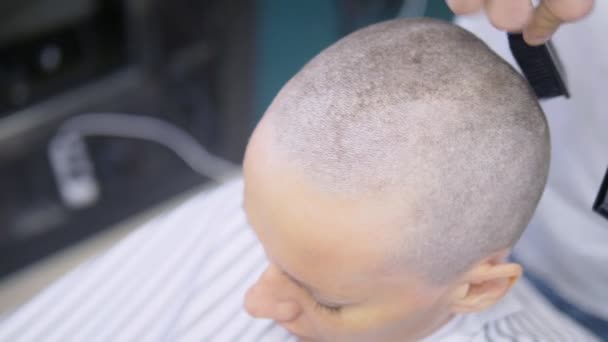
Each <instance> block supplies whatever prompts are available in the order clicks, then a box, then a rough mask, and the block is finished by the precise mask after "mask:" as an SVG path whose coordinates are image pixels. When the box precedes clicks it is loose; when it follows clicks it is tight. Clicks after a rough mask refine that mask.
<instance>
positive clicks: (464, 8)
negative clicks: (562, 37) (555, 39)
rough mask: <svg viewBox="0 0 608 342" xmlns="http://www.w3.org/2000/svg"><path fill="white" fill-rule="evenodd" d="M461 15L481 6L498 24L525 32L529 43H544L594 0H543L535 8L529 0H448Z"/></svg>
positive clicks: (502, 28)
mask: <svg viewBox="0 0 608 342" xmlns="http://www.w3.org/2000/svg"><path fill="white" fill-rule="evenodd" d="M446 2H447V4H448V6H449V7H450V9H451V10H452V11H453V12H454V13H456V14H459V15H462V14H471V13H475V12H477V11H479V10H481V9H482V8H483V9H484V10H485V11H486V13H487V15H488V18H489V19H490V21H491V22H492V24H493V25H494V26H496V28H498V29H501V30H505V31H511V32H523V34H524V39H525V40H526V42H527V43H528V44H530V45H540V44H543V43H545V42H546V41H547V40H549V38H551V35H553V33H555V31H557V29H558V28H559V26H560V25H561V24H563V23H568V22H573V21H576V20H579V19H581V18H583V17H585V16H586V15H587V14H589V12H591V10H592V8H593V3H594V0H542V1H541V2H540V3H539V5H538V6H537V7H536V8H535V7H533V6H532V2H531V1H530V0H446Z"/></svg>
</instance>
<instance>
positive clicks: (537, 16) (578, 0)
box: [524, 0, 594, 45]
mask: <svg viewBox="0 0 608 342" xmlns="http://www.w3.org/2000/svg"><path fill="white" fill-rule="evenodd" d="M593 4H594V0H542V1H541V2H540V5H538V7H536V9H535V10H534V14H533V15H532V18H531V20H530V22H529V23H528V26H527V27H526V28H525V29H524V39H525V41H526V42H527V43H528V44H530V45H540V44H542V43H544V42H546V41H547V40H549V38H550V37H551V35H553V33H555V31H557V29H558V28H559V26H560V25H561V24H562V23H564V22H572V21H576V20H579V19H581V18H583V17H585V16H587V15H588V14H589V13H590V12H591V11H592V10H593Z"/></svg>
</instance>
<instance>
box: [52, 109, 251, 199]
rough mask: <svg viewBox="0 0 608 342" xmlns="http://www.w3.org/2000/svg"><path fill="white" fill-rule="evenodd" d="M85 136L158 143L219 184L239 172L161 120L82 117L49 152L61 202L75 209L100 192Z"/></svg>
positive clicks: (64, 126) (70, 124)
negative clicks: (85, 147) (86, 147)
mask: <svg viewBox="0 0 608 342" xmlns="http://www.w3.org/2000/svg"><path fill="white" fill-rule="evenodd" d="M86 136H110V137H122V138H135V139H142V140H148V141H152V142H155V143H158V144H161V145H163V146H165V147H167V148H168V149H170V150H171V151H173V152H174V153H175V154H177V155H178V156H179V157H180V158H181V159H182V160H183V161H184V162H185V163H186V164H187V165H188V166H189V167H190V168H191V169H192V170H194V171H195V172H197V173H198V174H200V175H202V176H204V177H207V178H210V179H212V180H214V181H216V182H220V183H221V182H224V181H226V180H228V179H230V178H232V177H233V176H234V175H236V174H237V173H238V172H239V168H238V166H237V165H235V164H233V163H231V162H229V161H227V160H224V159H221V158H219V157H216V156H214V155H212V154H211V153H209V152H208V151H207V150H206V149H205V148H204V147H203V146H202V145H201V144H200V143H199V142H198V141H197V140H196V139H194V138H193V137H192V136H191V135H190V134H188V133H187V132H185V131H183V130H181V129H180V128H178V127H177V126H174V125H172V124H170V123H168V122H165V121H163V120H160V119H156V118H152V117H146V116H139V115H131V114H119V113H88V114H82V115H78V116H75V117H73V118H71V119H68V120H67V121H65V122H64V123H63V124H62V125H61V127H60V128H59V131H58V133H57V134H56V135H55V136H54V137H53V138H52V139H51V141H50V143H49V149H48V151H49V158H50V161H51V165H52V167H53V170H54V172H55V176H56V178H57V184H58V186H59V192H60V194H61V195H62V197H63V199H64V202H65V203H66V204H67V205H69V206H71V207H75V208H78V207H84V206H88V205H90V204H92V203H93V202H95V201H96V199H97V197H98V193H99V189H98V185H96V183H97V182H96V181H95V179H94V178H95V177H94V175H93V170H92V166H91V165H92V163H91V162H90V158H89V157H88V155H87V154H86V149H84V148H83V146H84V137H86ZM72 146H73V147H72Z"/></svg>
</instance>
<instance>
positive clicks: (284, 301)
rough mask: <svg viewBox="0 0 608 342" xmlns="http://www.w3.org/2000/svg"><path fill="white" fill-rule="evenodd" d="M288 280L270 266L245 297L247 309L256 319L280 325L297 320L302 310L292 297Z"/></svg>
mask: <svg viewBox="0 0 608 342" xmlns="http://www.w3.org/2000/svg"><path fill="white" fill-rule="evenodd" d="M291 286H293V285H292V284H290V283H289V280H288V279H285V276H284V275H283V274H282V273H281V272H280V271H279V270H278V269H277V268H276V267H275V266H273V265H270V266H268V268H266V270H265V271H264V273H262V275H261V276H260V278H259V279H258V281H257V282H256V283H255V284H254V285H253V286H251V288H250V289H249V290H248V291H247V294H246V295H245V309H246V310H247V312H249V314H250V315H251V316H253V317H256V318H268V319H272V320H274V321H277V322H279V323H286V322H290V321H293V320H295V319H296V318H298V316H300V314H301V312H302V310H301V308H300V305H298V303H297V302H296V301H295V300H294V299H293V298H292V296H291V294H292V293H291V292H292V290H291V288H290V287H291Z"/></svg>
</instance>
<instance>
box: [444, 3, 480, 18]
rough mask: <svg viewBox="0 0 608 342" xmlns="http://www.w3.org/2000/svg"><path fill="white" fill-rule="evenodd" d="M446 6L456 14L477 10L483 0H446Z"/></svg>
mask: <svg viewBox="0 0 608 342" xmlns="http://www.w3.org/2000/svg"><path fill="white" fill-rule="evenodd" d="M445 2H446V3H447V4H448V7H449V8H450V9H451V10H452V12H454V14H457V15H463V14H472V13H475V12H479V11H480V10H481V8H482V6H483V3H484V0H446V1H445Z"/></svg>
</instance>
